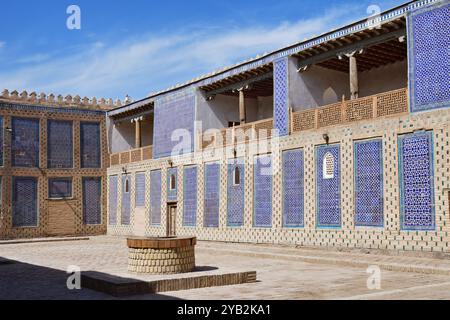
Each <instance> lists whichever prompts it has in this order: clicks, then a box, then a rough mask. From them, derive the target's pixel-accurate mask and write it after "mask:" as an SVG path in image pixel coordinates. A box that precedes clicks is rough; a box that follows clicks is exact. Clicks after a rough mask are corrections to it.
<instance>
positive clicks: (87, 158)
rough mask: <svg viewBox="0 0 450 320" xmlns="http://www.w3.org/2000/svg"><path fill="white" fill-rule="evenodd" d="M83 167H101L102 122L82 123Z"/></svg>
mask: <svg viewBox="0 0 450 320" xmlns="http://www.w3.org/2000/svg"><path fill="white" fill-rule="evenodd" d="M80 142H81V148H80V150H81V167H82V168H100V167H101V141H100V123H97V122H82V123H80Z"/></svg>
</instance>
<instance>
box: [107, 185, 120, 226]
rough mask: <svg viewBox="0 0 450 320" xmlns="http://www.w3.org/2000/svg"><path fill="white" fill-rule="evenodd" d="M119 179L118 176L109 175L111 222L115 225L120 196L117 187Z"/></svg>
mask: <svg viewBox="0 0 450 320" xmlns="http://www.w3.org/2000/svg"><path fill="white" fill-rule="evenodd" d="M117 183H118V179H117V176H110V177H109V190H108V191H109V209H108V212H109V222H108V223H109V224H110V225H115V224H117V196H118V188H117Z"/></svg>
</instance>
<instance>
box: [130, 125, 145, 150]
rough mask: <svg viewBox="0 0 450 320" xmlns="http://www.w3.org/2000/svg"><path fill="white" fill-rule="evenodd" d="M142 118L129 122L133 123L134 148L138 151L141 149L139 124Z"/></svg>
mask: <svg viewBox="0 0 450 320" xmlns="http://www.w3.org/2000/svg"><path fill="white" fill-rule="evenodd" d="M142 120H143V118H142V117H140V118H136V119H133V120H132V121H131V122H134V127H135V146H134V147H135V148H136V149H139V148H142V138H141V123H142Z"/></svg>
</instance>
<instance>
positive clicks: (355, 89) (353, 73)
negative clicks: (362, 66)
mask: <svg viewBox="0 0 450 320" xmlns="http://www.w3.org/2000/svg"><path fill="white" fill-rule="evenodd" d="M349 59H350V97H351V99H352V100H353V99H358V97H359V85H358V64H357V62H356V57H355V53H353V54H351V55H350V56H349Z"/></svg>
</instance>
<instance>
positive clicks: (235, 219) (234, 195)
mask: <svg viewBox="0 0 450 320" xmlns="http://www.w3.org/2000/svg"><path fill="white" fill-rule="evenodd" d="M227 171H228V178H227V225H228V226H229V227H241V226H243V225H244V207H245V181H244V173H245V167H244V159H242V158H241V159H233V160H230V163H228V170H227ZM237 174H239V177H236V175H237ZM236 180H239V184H235V182H236Z"/></svg>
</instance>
